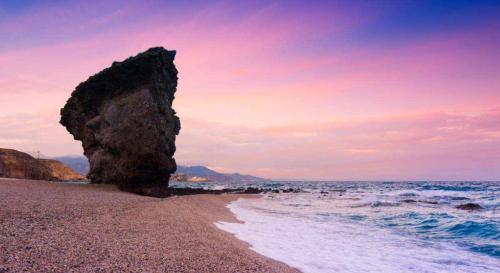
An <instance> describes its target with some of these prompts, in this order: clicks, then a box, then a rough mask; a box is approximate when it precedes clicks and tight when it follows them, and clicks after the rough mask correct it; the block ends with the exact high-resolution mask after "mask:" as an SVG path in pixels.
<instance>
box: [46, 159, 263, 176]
mask: <svg viewBox="0 0 500 273" xmlns="http://www.w3.org/2000/svg"><path fill="white" fill-rule="evenodd" d="M54 159H56V160H58V161H61V162H62V163H64V164H65V165H67V166H69V167H70V168H72V169H73V170H75V171H76V172H78V173H80V174H82V175H86V174H87V173H88V171H89V162H88V160H87V158H86V157H84V156H62V157H56V158H54ZM176 173H183V174H185V175H187V176H188V177H203V178H208V179H210V181H218V182H263V181H268V179H265V178H261V177H257V176H253V175H245V174H239V173H219V172H216V171H214V170H211V169H209V168H207V167H205V166H180V165H179V166H177V172H176Z"/></svg>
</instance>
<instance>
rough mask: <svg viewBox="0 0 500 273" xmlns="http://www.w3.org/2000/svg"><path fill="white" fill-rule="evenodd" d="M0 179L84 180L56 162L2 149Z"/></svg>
mask: <svg viewBox="0 0 500 273" xmlns="http://www.w3.org/2000/svg"><path fill="white" fill-rule="evenodd" d="M0 177H9V178H21V179H34V180H52V181H67V180H83V179H85V177H83V176H82V175H79V174H77V173H76V172H74V171H73V170H71V169H70V168H68V167H66V166H65V165H64V164H62V163H61V162H59V161H57V160H52V159H36V158H34V157H32V156H30V155H29V154H26V153H23V152H19V151H16V150H12V149H2V148H0Z"/></svg>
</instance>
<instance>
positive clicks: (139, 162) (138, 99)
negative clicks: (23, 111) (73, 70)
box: [60, 47, 180, 196]
mask: <svg viewBox="0 0 500 273" xmlns="http://www.w3.org/2000/svg"><path fill="white" fill-rule="evenodd" d="M174 57H175V51H168V50H166V49H164V48H162V47H156V48H151V49H149V50H147V51H145V52H143V53H140V54H138V55H137V56H135V57H130V58H128V59H126V60H125V61H123V62H114V63H113V64H112V66H111V67H109V68H106V69H104V70H103V71H101V72H99V73H97V74H96V75H94V76H92V77H90V78H89V79H88V80H87V81H85V82H82V83H80V84H79V85H78V86H77V87H76V89H75V90H74V91H73V93H72V94H71V97H70V98H69V100H68V101H67V103H66V105H65V106H64V108H63V109H61V121H60V123H61V124H62V125H64V126H65V127H66V129H67V130H68V131H69V132H70V133H71V134H72V135H73V137H74V138H75V139H76V140H80V141H82V145H83V149H84V153H85V155H86V156H87V158H88V159H89V163H90V170H89V173H88V178H89V179H90V180H91V181H92V182H93V183H106V184H116V185H118V186H119V188H120V189H122V190H125V191H130V192H135V193H139V194H144V195H151V196H166V195H168V180H169V176H170V174H171V173H174V172H175V170H176V167H177V166H176V163H175V160H174V159H173V155H174V153H175V149H176V148H175V137H176V135H177V134H178V133H179V130H180V121H179V118H178V117H177V116H176V115H175V114H176V113H175V111H174V110H173V109H172V101H173V100H174V94H175V91H176V89H177V69H176V67H175V65H174V62H173V61H174Z"/></svg>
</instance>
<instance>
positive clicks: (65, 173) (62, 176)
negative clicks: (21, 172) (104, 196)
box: [38, 159, 85, 181]
mask: <svg viewBox="0 0 500 273" xmlns="http://www.w3.org/2000/svg"><path fill="white" fill-rule="evenodd" d="M38 162H40V163H42V164H43V165H45V166H46V167H47V168H49V170H50V174H51V175H52V176H53V177H55V178H57V180H63V181H75V180H85V177H84V176H83V175H81V174H79V173H77V172H75V171H73V170H72V169H70V168H69V167H67V166H66V165H64V164H63V163H61V162H59V161H57V160H54V159H38Z"/></svg>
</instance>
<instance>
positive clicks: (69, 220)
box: [0, 179, 298, 273]
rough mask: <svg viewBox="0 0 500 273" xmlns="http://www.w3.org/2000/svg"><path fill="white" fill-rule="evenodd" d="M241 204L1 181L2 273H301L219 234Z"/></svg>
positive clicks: (229, 196)
mask: <svg viewBox="0 0 500 273" xmlns="http://www.w3.org/2000/svg"><path fill="white" fill-rule="evenodd" d="M239 197H242V195H234V194H227V195H205V194H203V195H189V196H177V197H170V198H166V199H158V198H152V197H145V196H139V195H135V194H131V193H125V192H121V191H118V190H117V189H116V188H115V187H113V186H110V185H78V184H57V183H52V182H46V181H33V180H16V179H0V273H1V272H23V271H24V272H298V271H297V270H295V269H293V268H290V267H288V266H287V265H285V264H283V263H280V262H277V261H274V260H271V259H268V258H266V257H264V256H261V255H259V254H257V253H255V252H253V251H251V250H249V249H248V245H247V244H246V243H244V242H242V241H239V240H237V239H236V238H235V237H234V236H233V235H231V234H229V233H226V232H224V231H221V230H219V229H217V227H215V225H214V222H216V221H221V220H222V221H236V219H235V218H234V216H233V215H232V214H231V213H230V212H229V210H228V209H227V208H226V207H225V206H226V205H227V203H228V202H230V201H232V200H236V199H237V198H239Z"/></svg>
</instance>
